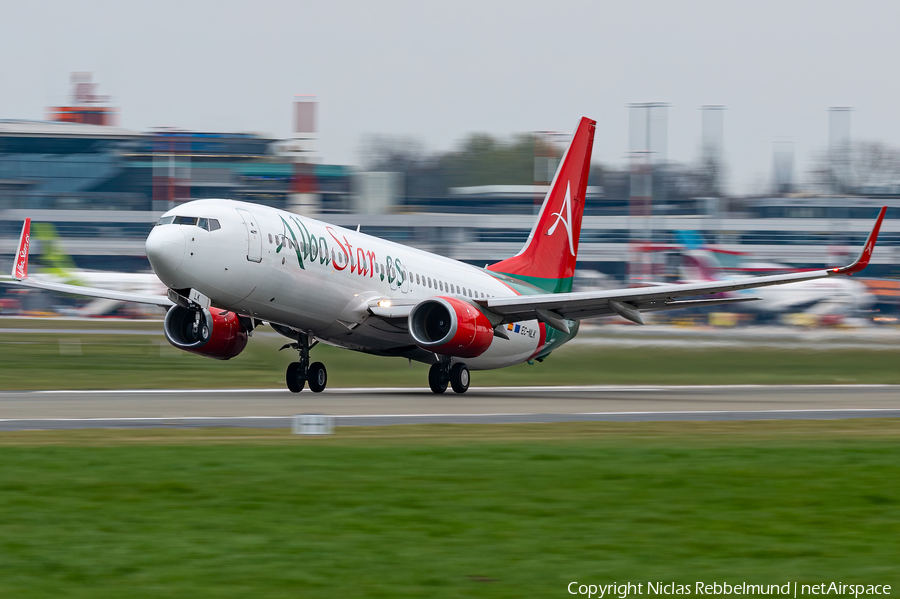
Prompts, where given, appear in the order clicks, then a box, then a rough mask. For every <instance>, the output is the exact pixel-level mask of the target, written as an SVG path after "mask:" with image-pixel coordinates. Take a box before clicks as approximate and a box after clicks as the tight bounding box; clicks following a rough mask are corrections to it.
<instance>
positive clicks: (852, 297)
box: [680, 246, 875, 315]
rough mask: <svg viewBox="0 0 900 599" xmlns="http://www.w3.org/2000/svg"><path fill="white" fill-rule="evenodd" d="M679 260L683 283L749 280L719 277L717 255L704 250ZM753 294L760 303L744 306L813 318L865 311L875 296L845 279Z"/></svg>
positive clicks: (687, 252) (739, 276) (685, 254)
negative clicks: (800, 313)
mask: <svg viewBox="0 0 900 599" xmlns="http://www.w3.org/2000/svg"><path fill="white" fill-rule="evenodd" d="M681 260H682V264H681V268H680V270H681V282H683V283H697V282H703V281H716V280H721V279H723V278H730V279H733V280H741V279H743V278H748V277H749V275H746V274H728V275H723V274H720V273H721V272H722V270H723V267H722V265H721V264H720V262H719V260H718V259H717V257H716V253H715V252H714V251H712V250H710V249H709V248H706V247H690V246H687V249H685V250H683V251H682V252H681ZM764 267H765V268H768V269H769V270H780V271H782V272H783V271H785V270H790V268H789V267H788V266H784V265H776V264H766V265H764ZM740 293H745V292H738V294H740ZM754 293H756V294H757V296H758V297H759V301H755V302H752V303H749V304H747V308H748V309H749V310H752V311H754V312H759V313H764V314H782V313H786V312H806V313H808V314H812V315H835V314H837V315H846V314H854V313H858V312H861V311H863V310H867V309H869V308H871V307H872V306H873V305H874V303H875V296H874V295H873V294H872V293H870V292H869V290H868V288H867V287H866V286H865V285H864V284H863V283H861V282H859V281H856V280H853V279H850V278H847V277H840V278H829V279H824V280H812V281H800V282H798V283H795V284H793V285H791V286H790V287H767V288H763V289H759V290H757V291H755V292H754Z"/></svg>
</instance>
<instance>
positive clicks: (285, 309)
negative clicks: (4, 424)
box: [13, 118, 885, 393]
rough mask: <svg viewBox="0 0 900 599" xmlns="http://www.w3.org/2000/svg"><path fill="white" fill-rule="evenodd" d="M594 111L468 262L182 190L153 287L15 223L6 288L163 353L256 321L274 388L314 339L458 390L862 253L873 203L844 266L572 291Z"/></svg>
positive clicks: (299, 380) (215, 344) (206, 343)
mask: <svg viewBox="0 0 900 599" xmlns="http://www.w3.org/2000/svg"><path fill="white" fill-rule="evenodd" d="M595 125H596V123H595V121H592V120H590V119H587V118H582V119H581V121H580V123H579V124H578V128H577V130H576V131H575V135H574V137H573V138H572V141H571V143H570V145H569V147H568V149H567V150H566V153H565V155H564V156H563V158H562V160H561V161H560V165H559V169H558V170H557V172H556V175H555V176H554V179H553V182H552V184H551V186H550V189H549V191H548V192H547V196H546V198H545V199H544V203H543V206H542V207H541V210H540V213H539V215H538V217H537V222H536V223H535V225H534V228H533V229H532V231H531V234H530V235H529V237H528V240H527V242H526V243H525V246H524V247H523V248H522V250H521V251H520V252H519V253H518V254H516V255H515V256H513V257H511V258H508V259H506V260H503V261H501V262H497V263H496V264H492V265H490V266H488V267H486V268H477V267H475V266H470V265H468V264H464V263H462V262H458V261H456V260H451V259H449V258H444V257H441V256H438V255H435V254H430V253H428V252H424V251H420V250H417V249H413V248H410V247H406V246H403V245H400V244H396V243H391V242H388V241H384V240H382V239H378V238H376V237H371V236H369V235H365V234H364V233H361V232H359V231H352V230H348V229H343V228H341V227H336V226H332V225H329V224H327V223H324V222H321V221H318V220H314V219H312V218H307V217H304V216H300V215H297V214H293V213H290V212H284V211H282V210H276V209H274V208H269V207H266V206H262V205H258V204H248V203H243V202H234V201H230V200H196V201H192V202H186V203H184V204H182V205H180V206H178V207H176V208H174V209H173V210H170V211H169V212H167V213H165V214H164V215H163V216H162V218H160V220H159V222H158V223H157V224H156V226H155V227H154V228H153V230H152V231H151V233H150V235H149V236H148V237H147V246H146V247H147V257H148V259H149V260H150V264H151V266H152V267H153V270H154V271H155V272H156V274H157V276H159V278H160V280H161V281H162V282H163V283H164V284H165V285H166V287H168V293H167V296H152V295H139V294H133V293H124V292H117V291H111V290H104V289H95V288H84V287H76V286H72V285H65V284H58V283H48V282H41V281H35V280H31V279H29V278H28V245H29V227H30V220H26V221H25V225H24V226H23V229H22V237H21V240H20V242H19V251H18V254H17V256H16V261H15V264H14V265H13V278H14V279H15V280H16V281H18V284H20V285H25V286H30V287H38V288H43V289H50V290H55V291H62V292H67V293H74V294H77V295H83V296H91V297H101V298H108V299H113V300H120V301H133V302H140V303H146V304H155V305H158V306H163V307H165V308H167V310H168V311H167V313H166V317H165V322H164V325H163V327H164V331H165V335H166V338H167V339H168V340H169V342H170V343H171V344H172V345H174V346H175V347H177V348H179V349H183V350H185V351H189V352H193V353H196V354H200V355H203V356H208V357H211V358H216V359H220V360H227V359H229V358H233V357H235V356H237V355H238V354H239V353H241V351H242V350H243V349H244V347H246V345H247V341H248V336H249V335H250V334H251V332H252V331H253V329H255V328H256V327H257V326H259V325H261V324H263V323H268V324H269V325H270V326H271V327H272V328H273V329H274V330H276V331H277V332H278V333H280V334H282V335H284V336H285V337H287V338H289V339H290V340H291V343H290V344H288V345H286V346H285V347H291V348H293V349H295V350H296V351H297V352H298V354H299V359H298V361H296V362H293V363H291V365H290V366H289V367H288V369H287V374H286V382H287V387H288V388H289V389H290V390H291V391H293V392H299V391H301V390H303V388H304V387H305V386H306V385H307V384H308V385H309V388H310V389H311V390H312V391H314V392H321V391H322V390H324V389H325V386H326V383H327V378H328V377H327V374H326V370H325V366H324V365H323V364H322V363H321V362H313V363H312V364H310V355H309V352H310V350H311V349H312V348H313V347H314V346H315V345H316V344H317V343H319V342H322V343H326V344H329V345H334V346H338V347H343V348H346V349H351V350H355V351H360V352H366V353H370V354H376V355H380V356H400V357H404V358H409V359H412V360H417V361H420V362H424V363H426V364H431V368H430V370H429V373H428V384H429V386H430V387H431V390H432V391H434V392H435V393H443V392H444V391H446V389H447V386H448V384H449V385H450V386H451V387H452V388H453V390H454V391H455V392H457V393H465V392H466V390H467V389H468V388H469V370H470V369H471V370H485V369H492V368H503V367H505V366H512V365H513V364H519V363H521V362H525V361H529V360H537V361H542V360H543V359H544V358H545V357H546V356H547V355H549V354H550V352H552V351H553V350H555V349H556V348H557V347H559V346H561V345H562V344H563V343H566V342H567V341H569V340H570V339H572V338H573V337H574V336H575V334H576V333H577V332H578V323H579V321H580V320H581V319H583V318H592V317H598V316H610V315H619V316H621V317H623V318H626V319H628V320H631V321H633V322H636V323H639V324H643V322H644V321H643V318H642V316H641V313H643V312H650V311H657V310H672V309H677V308H689V307H696V306H709V305H716V304H728V303H735V302H744V301H748V300H752V299H754V298H744V297H740V298H722V297H717V298H713V299H702V298H701V299H682V298H691V297H694V298H696V297H698V296H704V295H709V294H720V293H722V292H727V291H736V290H739V289H751V288H754V287H763V286H767V285H781V284H784V283H792V282H795V281H807V280H811V279H819V278H825V277H832V276H839V275H851V274H853V273H856V272H859V271H861V270H862V269H863V268H865V267H866V265H867V264H868V263H869V259H870V258H871V255H872V248H873V246H874V244H875V241H876V239H877V236H878V230H879V228H880V226H881V222H882V220H883V219H884V213H885V208H882V209H881V212H880V214H879V215H878V219H877V220H876V222H875V226H874V227H873V229H872V232H871V233H870V234H869V238H868V240H867V241H866V245H865V247H864V249H863V250H862V253H861V254H860V256H859V258H858V259H857V260H856V261H855V262H854V263H853V264H850V265H849V266H845V267H842V268H832V269H828V270H817V271H810V272H802V273H792V274H786V275H775V276H764V277H754V278H742V279H740V280H736V281H705V282H702V283H697V284H687V285H659V286H654V287H645V288H637V289H633V288H632V289H617V290H605V291H588V292H581V293H572V277H573V275H574V272H575V261H576V258H577V256H578V240H579V235H580V233H581V219H582V215H583V213H584V198H585V190H586V188H587V181H588V171H589V168H590V162H591V148H592V145H593V141H594V129H595Z"/></svg>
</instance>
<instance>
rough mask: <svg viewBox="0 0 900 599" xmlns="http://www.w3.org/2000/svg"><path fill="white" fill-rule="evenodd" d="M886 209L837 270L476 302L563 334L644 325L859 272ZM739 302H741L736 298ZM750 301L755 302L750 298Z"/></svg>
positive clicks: (509, 319)
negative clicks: (774, 288) (647, 315)
mask: <svg viewBox="0 0 900 599" xmlns="http://www.w3.org/2000/svg"><path fill="white" fill-rule="evenodd" d="M886 210H887V207H883V208H882V209H881V212H880V213H879V215H878V219H877V220H876V221H875V225H874V226H873V227H872V231H871V232H870V233H869V237H868V239H867V240H866V245H865V247H864V248H863V250H862V252H860V255H859V257H858V258H857V259H856V261H855V262H853V263H852V264H849V265H847V266H844V267H842V268H829V269H826V270H814V271H809V272H799V273H789V274H782V275H770V276H764V277H749V278H742V279H739V280H724V281H710V282H702V283H692V284H685V285H678V284H669V285H658V286H654V287H639V288H631V289H613V290H607V291H585V292H580V293H548V294H541V295H526V296H517V297H504V298H497V297H495V298H487V299H478V300H475V303H477V304H478V305H480V306H482V307H483V308H485V309H486V311H489V312H492V313H493V314H495V315H497V316H500V317H502V321H501V324H502V323H508V322H517V321H520V320H531V319H537V320H539V321H542V322H545V323H546V324H548V325H550V326H552V327H554V328H557V329H560V330H566V331H567V330H568V327H567V325H566V324H565V320H566V319H571V320H579V319H582V318H591V317H595V316H610V315H613V314H618V315H620V316H622V317H623V318H627V319H628V320H631V321H633V322H637V323H640V324H643V319H642V318H641V316H640V313H641V312H646V311H657V310H674V309H678V308H691V307H697V306H704V305H714V304H722V303H732V302H735V301H740V300H738V299H737V298H723V299H700V300H684V299H681V298H688V297H696V296H703V295H710V294H718V293H726V292H730V291H740V290H742V289H753V288H756V287H766V286H769V285H784V284H786V283H795V282H797V281H809V280H812V279H822V278H825V277H833V276H838V275H852V274H854V273H857V272H860V271H861V270H863V269H864V268H865V267H866V266H867V265H868V264H869V260H870V259H871V257H872V249H873V248H874V246H875V242H876V240H877V239H878V231H879V229H880V228H881V222H882V220H884V213H885V211H886ZM740 299H744V298H740ZM754 299H755V298H754Z"/></svg>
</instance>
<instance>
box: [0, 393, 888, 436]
mask: <svg viewBox="0 0 900 599" xmlns="http://www.w3.org/2000/svg"><path fill="white" fill-rule="evenodd" d="M304 413H306V414H308V413H315V414H327V415H331V416H334V418H335V425H336V426H378V425H391V424H425V423H485V424H491V423H516V422H523V423H524V422H531V423H540V422H584V421H618V422H642V421H672V420H681V421H689V420H694V421H699V420H707V421H723V420H772V419H785V420H797V419H816V420H821V419H829V420H830V419H842V418H897V417H900V386H896V385H804V386H753V385H748V386H648V387H627V386H624V387H611V386H584V387H575V386H572V387H494V388H478V389H470V391H469V392H468V393H466V394H465V395H456V394H452V393H447V394H445V395H434V394H432V393H431V392H430V391H428V390H427V389H407V388H382V389H334V390H328V391H326V392H325V393H321V394H314V393H310V392H308V391H305V392H303V393H301V394H299V395H294V394H291V393H289V392H288V391H283V390H280V389H225V390H155V391H142V390H131V391H127V390H122V391H31V392H4V393H0V431H10V430H26V429H74V428H148V427H208V426H216V427H222V426H227V427H250V428H288V427H289V426H290V423H291V418H292V416H293V415H295V414H304Z"/></svg>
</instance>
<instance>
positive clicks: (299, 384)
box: [284, 362, 312, 393]
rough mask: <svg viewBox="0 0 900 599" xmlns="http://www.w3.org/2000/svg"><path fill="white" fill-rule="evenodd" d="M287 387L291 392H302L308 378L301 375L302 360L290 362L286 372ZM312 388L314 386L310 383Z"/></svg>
mask: <svg viewBox="0 0 900 599" xmlns="http://www.w3.org/2000/svg"><path fill="white" fill-rule="evenodd" d="M284 379H285V382H286V383H287V388H288V389H289V390H290V392H291V393H300V392H301V391H303V386H304V385H305V384H306V379H304V378H303V377H302V376H300V362H291V363H290V364H288V367H287V372H286V373H285V374H284ZM310 388H312V386H311V385H310Z"/></svg>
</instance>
